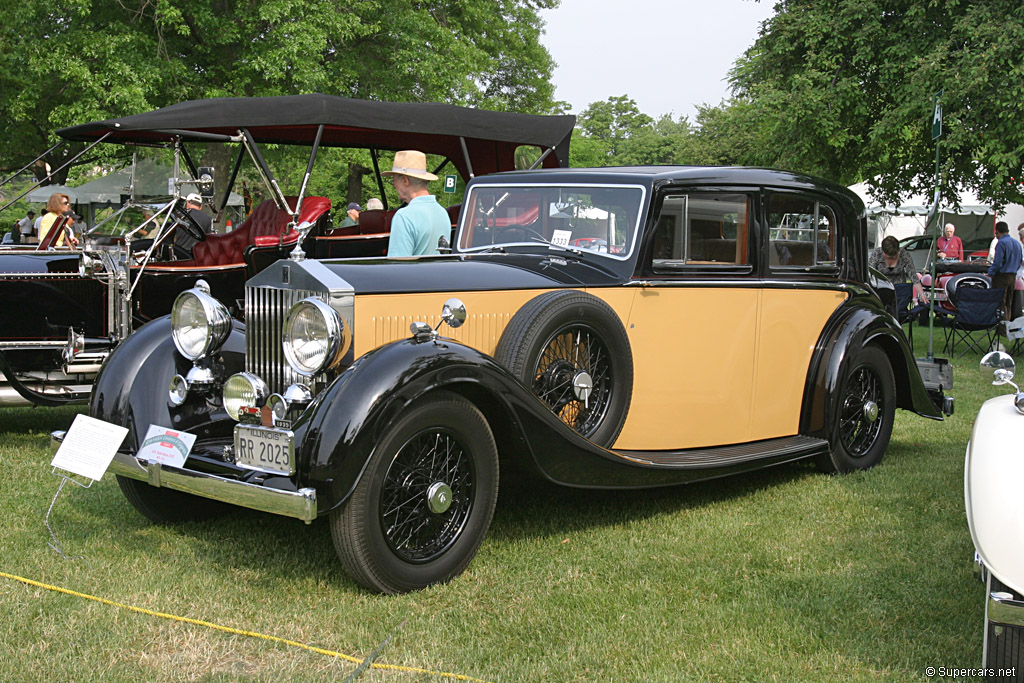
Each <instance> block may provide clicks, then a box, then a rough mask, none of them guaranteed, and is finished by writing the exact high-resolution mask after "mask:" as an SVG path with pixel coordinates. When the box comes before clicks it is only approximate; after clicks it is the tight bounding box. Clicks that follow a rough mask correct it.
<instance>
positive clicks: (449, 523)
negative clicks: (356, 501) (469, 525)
mask: <svg viewBox="0 0 1024 683" xmlns="http://www.w3.org/2000/svg"><path fill="white" fill-rule="evenodd" d="M473 481H474V471H473V463H472V460H470V459H469V458H468V457H467V454H466V451H465V448H464V447H463V445H462V444H461V443H460V442H459V440H458V438H457V437H456V436H455V435H454V434H452V433H451V432H450V431H448V430H444V429H430V430H426V431H423V432H420V433H419V434H417V435H415V436H414V437H413V438H412V439H410V440H409V441H408V442H407V443H406V444H405V445H404V446H403V447H402V449H401V450H400V451H399V452H398V455H397V456H396V457H395V459H394V461H392V463H391V466H390V467H389V468H388V471H387V474H385V475H384V482H383V485H382V487H381V494H380V524H381V528H382V529H383V531H384V538H385V540H386V541H387V543H388V545H389V546H390V547H391V549H392V550H393V551H394V552H395V554H396V555H398V556H399V557H401V558H402V559H404V560H406V561H408V562H424V561H428V560H430V559H432V558H434V557H436V556H438V555H440V554H441V553H443V552H445V551H446V550H447V549H448V548H449V547H451V545H452V543H454V542H455V540H456V539H457V538H458V537H459V534H461V533H462V530H463V529H464V528H465V526H466V520H468V519H469V516H470V514H471V512H472V507H473Z"/></svg>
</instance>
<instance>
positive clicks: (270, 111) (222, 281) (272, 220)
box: [0, 94, 575, 405]
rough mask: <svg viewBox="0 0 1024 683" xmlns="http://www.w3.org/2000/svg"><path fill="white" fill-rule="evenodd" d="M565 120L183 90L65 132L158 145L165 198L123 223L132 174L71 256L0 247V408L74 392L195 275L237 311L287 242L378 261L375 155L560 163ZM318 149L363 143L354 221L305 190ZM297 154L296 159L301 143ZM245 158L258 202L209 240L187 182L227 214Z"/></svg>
mask: <svg viewBox="0 0 1024 683" xmlns="http://www.w3.org/2000/svg"><path fill="white" fill-rule="evenodd" d="M574 123H575V117H573V116H534V115H526V114H510V113H505V112H493V111H486V110H480V109H469V108H465V107H456V106H452V105H446V104H433V103H420V104H409V103H393V102H369V101H364V100H353V99H348V98H344V97H335V96H330V95H319V94H312V95H295V96H284V97H259V98H215V99H207V100H194V101H189V102H181V103H179V104H176V105H173V106H170V107H165V108H163V109H158V110H155V111H151V112H145V113H142V114H136V115H133V116H126V117H123V118H118V119H109V120H106V121H96V122H92V123H85V124H81V125H78V126H73V127H71V128H64V129H61V130H60V131H58V135H60V136H62V137H63V138H65V139H66V140H70V141H77V142H83V143H90V147H86V148H85V149H84V150H83V151H82V154H85V153H86V152H87V151H88V150H89V149H90V148H91V146H92V145H95V144H97V143H100V142H102V143H103V144H115V145H122V146H125V147H126V148H127V149H132V148H136V147H140V146H145V147H164V148H167V149H169V150H172V151H173V156H174V168H175V169H178V170H179V171H180V172H179V173H176V174H175V177H174V178H172V179H171V184H172V185H173V190H174V192H173V193H172V194H170V195H169V196H168V197H165V198H161V203H162V206H160V208H159V209H157V210H156V211H155V214H154V215H153V216H152V217H151V218H149V219H147V220H146V221H145V222H144V223H142V224H141V225H137V226H131V227H130V228H129V229H128V230H124V229H123V222H122V221H121V220H120V219H121V216H122V215H125V212H126V211H130V210H131V209H133V208H138V207H139V206H140V205H141V204H145V205H146V208H147V210H151V209H152V208H153V207H152V202H153V201H155V199H154V198H152V197H150V198H147V199H145V200H143V199H141V198H139V197H136V196H135V195H134V194H133V192H132V189H133V188H134V184H135V183H134V181H133V182H131V183H130V185H131V186H130V187H129V188H126V191H125V201H124V203H123V206H122V207H121V208H120V209H119V211H118V212H116V213H115V214H114V215H113V216H111V217H110V218H108V219H107V220H106V221H104V222H103V223H101V224H100V225H96V226H91V227H90V229H89V231H88V232H87V233H86V235H85V236H84V238H83V240H82V246H81V249H80V250H72V249H69V248H66V247H65V248H53V247H50V246H49V245H47V244H40V245H38V246H37V245H22V246H10V247H8V246H4V247H0V301H3V302H4V306H5V307H8V308H7V309H6V310H18V311H19V312H20V315H18V316H9V315H5V316H2V319H0V405H24V404H36V405H56V404H63V403H68V402H77V401H84V400H86V399H87V398H88V395H89V390H90V389H91V386H92V380H93V378H94V377H95V374H96V371H97V369H98V368H99V364H100V363H101V362H102V361H103V359H104V358H105V357H106V355H107V354H108V353H109V352H110V350H111V349H112V348H113V347H114V346H115V345H116V344H117V343H118V342H120V340H122V339H123V338H124V337H126V336H127V335H128V334H129V333H130V332H131V331H132V330H133V329H135V328H136V327H138V326H140V325H142V324H143V323H145V322H146V321H148V320H151V319H153V318H157V317H160V316H163V315H167V314H168V313H169V312H170V310H171V306H172V304H173V303H174V298H175V297H176V296H177V295H178V294H179V293H180V292H182V291H184V290H186V289H189V288H190V287H192V286H193V285H195V283H196V282H197V281H198V280H199V279H203V280H204V281H205V282H206V283H207V285H208V286H209V288H210V293H211V295H212V296H213V297H215V298H216V299H218V300H219V301H220V302H222V303H223V304H224V305H225V306H226V307H227V309H228V310H229V312H230V313H231V314H232V315H233V316H235V317H241V316H242V314H243V306H242V300H243V298H244V294H243V291H244V286H245V281H246V279H248V278H250V277H252V276H253V275H255V274H256V273H258V272H259V271H260V270H262V269H263V268H264V267H265V266H267V265H268V264H270V263H273V262H274V261H277V260H278V259H280V258H283V257H285V256H287V255H288V254H289V253H290V252H291V251H293V250H295V248H296V247H297V246H301V249H302V250H303V251H304V252H305V253H306V255H307V256H308V257H309V258H329V257H339V256H368V255H383V254H384V253H385V251H386V248H387V240H388V236H389V233H390V223H391V218H392V216H393V215H394V213H395V211H394V209H393V208H389V207H388V205H387V204H386V202H387V193H386V192H385V191H384V184H383V180H382V178H381V175H380V172H379V163H378V158H379V155H380V154H381V153H387V152H389V151H394V150H400V149H418V150H420V151H423V152H425V153H427V154H430V155H432V158H435V159H439V160H440V163H439V164H438V166H437V167H436V168H435V169H434V170H435V171H436V172H438V173H442V174H445V175H450V176H451V178H452V179H459V180H461V182H462V183H465V182H467V181H469V180H470V179H471V178H473V177H475V176H476V175H483V174H487V173H493V172H495V171H502V170H513V169H515V168H517V167H519V168H523V167H526V166H529V165H530V164H535V165H537V166H541V167H564V166H566V165H567V164H568V155H569V141H570V137H571V135H572V128H573V125H574ZM214 144H216V145H222V146H223V151H224V156H225V158H230V157H231V155H234V157H235V158H234V162H233V164H232V165H231V169H230V171H231V172H230V174H226V175H228V176H229V177H228V180H227V182H226V183H223V184H222V185H223V186H222V185H217V187H216V188H215V187H214V185H215V183H213V182H211V181H212V179H213V178H214V177H215V176H216V175H217V171H216V169H214V168H212V167H202V166H197V164H196V163H195V162H194V158H198V157H197V156H196V150H197V149H198V146H200V145H214ZM269 145H275V146H277V147H278V148H280V147H282V146H283V147H288V148H290V149H294V148H295V147H299V148H307V149H308V150H309V152H308V162H307V163H306V164H305V165H306V171H305V174H304V175H303V176H302V177H300V178H292V179H291V182H292V183H294V187H288V181H286V179H285V178H278V177H277V176H275V174H274V172H273V169H272V168H271V164H270V163H269V162H268V159H273V158H274V157H273V156H272V155H271V154H270V153H269V150H268V149H267V146H269ZM330 147H344V148H360V149H368V150H369V151H370V157H371V160H372V162H373V166H374V170H375V172H376V179H377V183H378V187H379V188H380V196H381V197H382V199H383V201H384V202H385V205H384V209H383V210H374V211H365V212H363V214H362V215H361V216H360V221H359V223H358V225H355V226H351V227H341V226H340V225H339V226H335V225H334V223H333V221H332V217H331V208H332V201H331V199H330V198H328V197H316V196H307V187H308V184H309V180H310V178H311V177H312V176H313V174H314V173H316V169H317V168H318V165H317V160H318V158H321V157H323V156H324V153H323V150H324V149H325V148H330ZM190 149H192V152H191V153H190V151H189V150H190ZM298 151H299V152H302V153H303V161H305V154H304V152H305V150H304V149H300V150H298ZM129 156H131V155H129ZM245 162H248V163H249V164H250V166H251V168H253V173H254V174H255V175H256V176H258V177H259V178H261V179H262V180H263V185H264V188H263V191H264V193H265V196H267V197H269V198H268V199H266V200H264V201H263V202H262V203H258V204H257V205H256V206H254V207H252V212H251V214H250V215H249V216H248V217H247V218H246V219H245V221H244V222H242V223H241V224H240V225H237V226H236V227H235V229H234V230H232V231H231V232H228V233H225V234H209V235H207V234H205V233H204V232H203V230H202V229H201V228H200V227H199V226H198V225H196V224H195V223H194V221H193V220H192V218H191V216H190V214H189V212H188V211H187V210H186V209H185V206H184V197H185V195H186V193H188V192H193V191H195V190H197V189H198V190H199V192H200V194H202V195H205V198H206V204H207V205H208V207H209V208H212V209H213V210H214V211H215V212H216V211H223V210H224V207H225V206H226V204H227V201H228V197H229V196H230V193H231V191H232V189H233V188H234V185H235V184H236V180H237V178H238V177H239V173H240V170H241V169H243V168H244V166H243V163H245ZM517 162H518V164H519V165H518V166H517ZM131 177H132V178H133V179H134V177H135V176H134V174H133V175H132V176H131ZM452 189H454V188H452ZM286 190H287V192H286ZM451 196H453V197H454V196H456V195H454V194H453V195H451ZM334 203H335V204H338V205H340V206H344V205H345V203H346V200H345V198H341V201H340V203H339V202H338V198H336V199H335V202H334ZM458 210H459V204H453V205H452V206H451V207H449V213H450V214H451V216H452V220H453V224H454V221H455V218H456V217H457V215H458ZM114 227H116V228H117V229H116V230H113V228H114ZM179 231H184V232H187V233H188V234H189V235H190V236H191V237H192V238H193V240H197V241H198V242H197V243H196V244H195V246H194V247H192V249H191V251H190V252H183V251H182V250H181V249H180V248H178V247H177V246H176V245H175V244H174V243H175V241H176V240H175V234H176V233H177V232H179ZM52 234H57V230H54V231H53V233H52Z"/></svg>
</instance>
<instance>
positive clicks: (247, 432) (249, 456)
mask: <svg viewBox="0 0 1024 683" xmlns="http://www.w3.org/2000/svg"><path fill="white" fill-rule="evenodd" d="M235 464H236V465H239V466H241V467H247V468H249V469H251V470H259V471H261V472H272V473H274V474H287V475H290V474H293V473H294V472H295V434H293V433H292V432H289V431H287V430H284V429H271V428H269V427H254V426H251V425H242V424H240V425H235Z"/></svg>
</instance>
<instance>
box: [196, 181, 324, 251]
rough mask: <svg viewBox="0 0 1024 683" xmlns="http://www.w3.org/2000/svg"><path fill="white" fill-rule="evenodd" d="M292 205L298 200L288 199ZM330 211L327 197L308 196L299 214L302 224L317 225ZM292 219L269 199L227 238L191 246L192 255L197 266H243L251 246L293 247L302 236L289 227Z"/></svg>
mask: <svg viewBox="0 0 1024 683" xmlns="http://www.w3.org/2000/svg"><path fill="white" fill-rule="evenodd" d="M286 199H287V200H288V203H289V204H294V203H295V201H296V199H297V198H296V197H286ZM330 210H331V200H330V199H327V198H326V197H306V198H305V199H304V200H303V201H302V210H301V211H300V212H299V224H302V223H303V222H309V223H315V222H316V221H317V219H319V218H320V217H321V216H322V215H324V214H325V213H327V212H328V211H330ZM289 220H291V217H290V216H289V215H288V214H287V213H285V212H284V211H281V210H280V209H278V208H277V205H276V204H274V202H273V201H271V200H269V199H267V200H264V201H263V202H261V203H260V205H259V206H257V207H256V209H255V210H254V211H253V212H252V213H251V214H250V215H249V217H248V218H246V219H245V221H244V222H243V223H242V224H241V225H239V226H238V227H237V228H235V229H234V230H232V231H231V232H229V233H227V234H226V235H208V236H207V238H206V239H205V240H203V241H202V242H199V243H198V244H196V245H195V246H194V247H192V256H193V258H194V259H195V264H196V266H198V267H200V268H202V267H207V266H228V265H244V264H245V258H244V255H245V249H246V247H248V246H249V245H250V244H252V245H256V246H273V245H277V244H294V243H295V241H296V240H297V239H298V238H299V233H298V232H296V231H295V230H290V231H288V233H287V234H286V233H285V230H286V229H287V228H288V222H289Z"/></svg>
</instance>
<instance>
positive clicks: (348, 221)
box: [338, 202, 363, 228]
mask: <svg viewBox="0 0 1024 683" xmlns="http://www.w3.org/2000/svg"><path fill="white" fill-rule="evenodd" d="M362 211H363V207H361V206H359V203H358V202H349V204H348V208H347V209H346V211H345V213H346V214H347V215H346V216H345V220H343V221H342V222H341V225H339V226H338V227H339V228H347V227H349V226H352V225H359V214H360V213H362Z"/></svg>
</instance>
